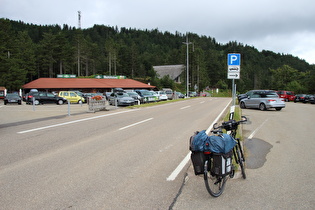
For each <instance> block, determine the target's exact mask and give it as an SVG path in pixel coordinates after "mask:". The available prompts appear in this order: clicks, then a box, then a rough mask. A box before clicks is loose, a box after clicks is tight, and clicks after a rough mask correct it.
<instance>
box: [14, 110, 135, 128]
mask: <svg viewBox="0 0 315 210" xmlns="http://www.w3.org/2000/svg"><path fill="white" fill-rule="evenodd" d="M136 110H137V109H132V110H128V111H122V112H115V113H111V114H105V115H100V116H96V117H90V118H85V119H81V120H74V121H69V122H65V123H59V124H55V125H49V126H44V127H39V128H34V129H30V130H25V131H20V132H17V133H19V134H23V133H29V132H33V131H39V130H44V129H47V128H54V127H59V126H63V125H69V124H73V123H78V122H83V121H87V120H94V119H97V118H102V117H108V116H112V115H117V114H123V113H126V112H132V111H136Z"/></svg>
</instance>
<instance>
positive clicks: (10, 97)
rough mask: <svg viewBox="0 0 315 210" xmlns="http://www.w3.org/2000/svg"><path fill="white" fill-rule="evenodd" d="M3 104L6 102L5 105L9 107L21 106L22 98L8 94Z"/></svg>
mask: <svg viewBox="0 0 315 210" xmlns="http://www.w3.org/2000/svg"><path fill="white" fill-rule="evenodd" d="M3 102H4V105H7V104H9V103H17V104H19V105H21V104H22V98H21V96H19V94H18V93H7V95H6V96H4V99H3Z"/></svg>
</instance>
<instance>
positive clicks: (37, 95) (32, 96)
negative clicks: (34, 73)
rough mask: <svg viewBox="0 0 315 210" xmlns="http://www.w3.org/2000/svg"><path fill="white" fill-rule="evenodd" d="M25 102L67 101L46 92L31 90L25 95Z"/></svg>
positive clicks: (37, 103) (55, 102)
mask: <svg viewBox="0 0 315 210" xmlns="http://www.w3.org/2000/svg"><path fill="white" fill-rule="evenodd" d="M26 103H27V104H33V103H34V104H35V105H39V104H49V103H53V104H58V105H61V104H64V103H67V99H65V98H63V97H59V96H56V95H55V94H53V93H48V92H31V93H29V94H28V95H27V97H26Z"/></svg>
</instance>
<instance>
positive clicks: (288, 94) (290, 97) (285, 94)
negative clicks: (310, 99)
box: [277, 90, 295, 101]
mask: <svg viewBox="0 0 315 210" xmlns="http://www.w3.org/2000/svg"><path fill="white" fill-rule="evenodd" d="M277 94H278V95H279V97H280V98H283V99H284V101H294V99H295V94H294V92H293V91H286V90H279V91H277Z"/></svg>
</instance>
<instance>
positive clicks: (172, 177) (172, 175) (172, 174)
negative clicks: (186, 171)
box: [166, 152, 190, 181]
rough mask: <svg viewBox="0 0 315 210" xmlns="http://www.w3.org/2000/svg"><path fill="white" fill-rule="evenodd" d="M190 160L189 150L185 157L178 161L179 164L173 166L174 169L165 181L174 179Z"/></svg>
mask: <svg viewBox="0 0 315 210" xmlns="http://www.w3.org/2000/svg"><path fill="white" fill-rule="evenodd" d="M189 160H190V152H189V153H188V154H187V155H186V157H185V158H184V159H183V160H182V162H180V164H179V165H178V166H177V167H176V168H175V170H174V171H173V172H172V173H171V175H170V176H169V177H167V179H166V180H167V181H174V180H175V179H176V177H177V175H178V174H179V173H180V172H181V170H183V168H184V167H185V165H186V164H187V163H188V161H189Z"/></svg>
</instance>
